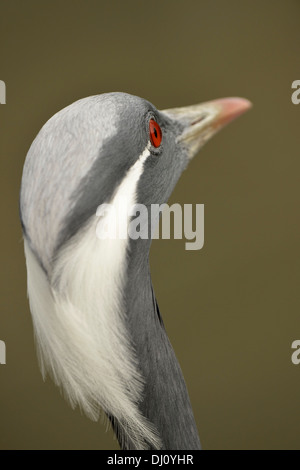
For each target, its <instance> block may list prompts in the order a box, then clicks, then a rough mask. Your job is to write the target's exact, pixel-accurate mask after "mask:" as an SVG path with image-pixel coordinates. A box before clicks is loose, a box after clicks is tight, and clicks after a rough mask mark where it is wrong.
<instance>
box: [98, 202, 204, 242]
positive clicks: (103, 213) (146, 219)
mask: <svg viewBox="0 0 300 470" xmlns="http://www.w3.org/2000/svg"><path fill="white" fill-rule="evenodd" d="M171 214H172V217H171ZM96 215H97V216H98V217H99V222H98V223H97V228H96V235H97V237H98V238H99V239H101V240H107V239H110V240H115V239H127V238H131V239H132V240H137V239H139V238H140V239H150V238H151V239H157V238H160V233H161V238H162V239H168V240H169V239H171V238H172V237H171V225H173V238H174V239H177V240H178V239H183V238H184V239H185V240H188V241H186V243H185V249H186V250H200V249H201V248H202V247H203V245H204V204H196V205H194V207H193V204H184V205H183V207H182V206H181V205H180V204H172V205H171V206H169V205H168V204H151V206H149V207H148V206H145V205H143V204H133V205H131V206H127V205H126V202H124V203H119V204H117V205H114V204H101V205H100V206H99V207H98V208H97V212H96ZM171 219H173V224H172V223H171ZM159 222H161V224H160V223H159Z"/></svg>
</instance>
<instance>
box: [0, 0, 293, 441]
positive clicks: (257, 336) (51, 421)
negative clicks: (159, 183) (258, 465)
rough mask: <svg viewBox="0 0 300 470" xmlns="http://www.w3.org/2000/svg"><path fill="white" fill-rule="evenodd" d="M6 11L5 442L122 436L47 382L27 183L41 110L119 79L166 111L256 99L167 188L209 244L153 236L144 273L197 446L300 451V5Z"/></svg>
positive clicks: (34, 4)
mask: <svg viewBox="0 0 300 470" xmlns="http://www.w3.org/2000/svg"><path fill="white" fill-rule="evenodd" d="M0 10H1V13H0V57H1V61H0V62H1V68H0V79H1V80H4V81H5V83H6V87H7V95H6V103H7V104H6V105H2V106H0V155H1V160H0V162H1V172H0V175H1V199H0V204H1V250H2V254H1V282H0V286H1V308H0V312H1V314H0V339H1V340H3V341H5V343H6V348H7V359H6V360H7V364H6V365H0V448H1V449H117V448H118V444H117V441H116V440H114V438H113V434H112V432H111V431H107V432H106V430H105V426H104V425H102V424H101V422H100V423H93V422H91V421H89V420H88V419H87V418H86V417H84V416H82V415H81V414H80V412H79V410H75V411H73V410H72V409H71V408H70V407H69V405H68V404H67V403H66V402H65V401H64V399H63V398H62V396H61V395H60V393H59V390H58V389H57V388H56V387H55V386H54V385H53V383H52V382H51V380H50V379H48V380H47V381H46V382H45V383H44V382H43V380H42V377H41V374H40V372H39V369H38V363H37V359H36V354H35V349H34V338H33V331H32V323H31V317H30V312H29V307H28V302H27V298H26V272H25V262H24V254H23V244H22V235H21V229H20V223H19V218H18V197H19V187H20V180H21V175H22V167H23V163H24V159H25V156H26V153H27V151H28V148H29V146H30V144H31V142H32V140H33V139H34V137H35V135H36V134H37V133H38V131H39V130H40V128H41V126H42V125H43V124H44V123H45V121H46V120H48V119H49V118H50V117H51V116H52V115H53V114H54V113H56V112H57V111H58V110H60V109H61V108H63V107H65V106H67V105H68V104H70V103H72V102H73V101H75V100H77V99H79V98H82V97H85V96H89V95H94V94H100V93H103V92H109V91H124V92H128V93H132V94H135V95H139V96H141V97H143V98H146V99H148V100H149V101H151V102H152V103H153V104H154V105H155V106H156V107H157V108H158V109H164V108H170V107H177V106H183V105H190V104H194V103H200V102H202V101H207V100H211V99H214V98H220V97H225V96H242V97H245V98H248V99H249V100H251V101H252V102H253V105H254V106H253V109H252V110H251V111H249V112H248V113H247V114H245V115H244V116H242V117H241V118H239V119H238V120H237V121H235V122H234V123H232V124H230V125H229V126H228V127H226V129H224V130H223V131H222V132H220V133H219V134H218V135H217V136H216V137H214V138H213V139H212V140H211V141H210V142H209V143H208V144H207V146H205V147H204V149H203V150H201V152H200V153H199V155H198V156H197V157H196V158H195V159H194V160H193V162H192V163H191V164H190V166H189V168H188V170H187V171H186V172H185V173H184V174H183V176H182V178H181V180H180V181H179V183H178V185H177V187H176V189H175V191H174V193H173V195H172V198H171V200H170V203H174V202H179V203H181V204H184V203H193V204H197V203H198V204H204V205H205V244H204V247H203V249H202V250H200V251H186V250H185V249H184V243H185V241H184V240H182V241H178V240H176V241H172V240H171V241H168V240H156V241H154V243H153V246H152V252H151V270H152V276H153V283H154V288H155V292H156V296H157V299H158V303H159V306H160V310H161V313H162V315H163V318H164V322H165V326H166V329H167V331H168V334H169V336H170V339H171V342H172V344H173V347H174V349H175V351H176V354H177V357H178V360H179V362H180V364H181V367H182V369H183V373H184V376H185V379H186V382H187V385H188V389H189V393H190V397H191V401H192V405H193V409H194V413H195V418H196V422H197V425H198V429H199V433H200V437H201V441H202V445H203V447H204V448H205V449H299V448H300V438H299V432H298V430H299V420H300V405H299V394H300V365H298V366H297V365H294V364H293V363H292V361H291V355H292V352H293V350H292V349H291V344H292V342H293V341H294V340H296V339H300V318H299V312H300V310H299V307H300V298H299V274H300V273H299V268H300V263H299V251H300V250H299V232H300V224H299V203H300V195H299V183H300V181H299V175H300V158H299V145H300V134H299V122H300V105H299V106H296V105H294V104H292V102H291V95H292V91H293V90H292V89H291V84H292V82H293V81H294V80H297V79H300V71H299V70H300V69H299V41H300V30H299V16H300V3H299V1H297V0H286V1H285V2H282V1H279V0H272V1H271V0H269V1H267V0H266V1H264V2H253V1H249V0H245V1H243V2H240V1H238V0H228V1H226V2H224V1H222V0H215V1H214V2H211V1H208V0H207V1H203V0H201V1H198V2H195V1H189V0H184V1H181V0H177V1H176V2H174V1H170V0H165V1H163V2H159V1H151V2H141V1H130V0H128V1H126V2H122V1H111V2H108V1H106V2H104V1H93V0H85V1H83V0H72V1H70V0H64V1H61V0H60V1H57V0H51V2H50V1H44V2H40V1H32V0H27V1H26V2H22V1H15V0H11V1H10V2H7V1H4V0H1V1H0Z"/></svg>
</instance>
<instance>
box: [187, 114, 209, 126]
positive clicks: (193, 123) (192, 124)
mask: <svg viewBox="0 0 300 470" xmlns="http://www.w3.org/2000/svg"><path fill="white" fill-rule="evenodd" d="M206 116H207V115H206V114H203V116H201V117H200V118H198V119H196V120H195V121H193V122H192V123H191V126H194V125H195V124H198V123H199V122H201V121H203V120H204V119H205V118H206Z"/></svg>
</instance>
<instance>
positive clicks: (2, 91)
mask: <svg viewBox="0 0 300 470" xmlns="http://www.w3.org/2000/svg"><path fill="white" fill-rule="evenodd" d="M0 104H6V85H5V82H4V81H3V80H0Z"/></svg>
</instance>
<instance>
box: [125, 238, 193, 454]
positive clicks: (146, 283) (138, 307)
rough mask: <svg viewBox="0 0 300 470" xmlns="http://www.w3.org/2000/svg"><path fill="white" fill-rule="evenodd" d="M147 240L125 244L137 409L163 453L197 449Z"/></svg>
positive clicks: (127, 308) (187, 403)
mask: <svg viewBox="0 0 300 470" xmlns="http://www.w3.org/2000/svg"><path fill="white" fill-rule="evenodd" d="M149 248H150V243H149V241H148V240H140V239H139V240H137V241H132V240H131V246H130V256H129V257H128V260H129V264H128V268H127V269H128V275H127V276H126V278H127V279H128V282H127V286H126V288H125V299H124V300H125V304H126V312H127V318H128V329H129V333H130V335H131V338H132V342H133V344H134V348H135V350H136V354H137V357H138V359H139V366H140V371H141V374H142V376H143V377H144V379H145V388H144V397H143V401H142V402H141V403H140V406H139V407H140V410H141V412H142V413H143V415H144V416H145V417H147V418H148V419H149V421H150V422H151V423H153V424H154V425H155V427H156V429H157V431H158V433H159V436H160V438H161V440H162V443H163V449H172V450H179V449H181V450H188V449H190V450H191V449H200V448H201V445H200V440H199V435H198V431H197V427H196V423H195V419H194V416H193V411H192V407H191V403H190V399H189V395H188V392H187V388H186V385H185V381H184V378H183V375H182V372H181V369H180V366H179V364H178V361H177V359H176V356H175V353H174V350H173V348H172V346H171V344H170V341H169V339H168V336H167V333H166V331H165V328H164V325H163V322H162V319H161V317H160V313H159V310H158V306H157V303H156V299H155V295H154V291H153V287H152V282H151V276H150V268H149V262H148V255H149Z"/></svg>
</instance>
